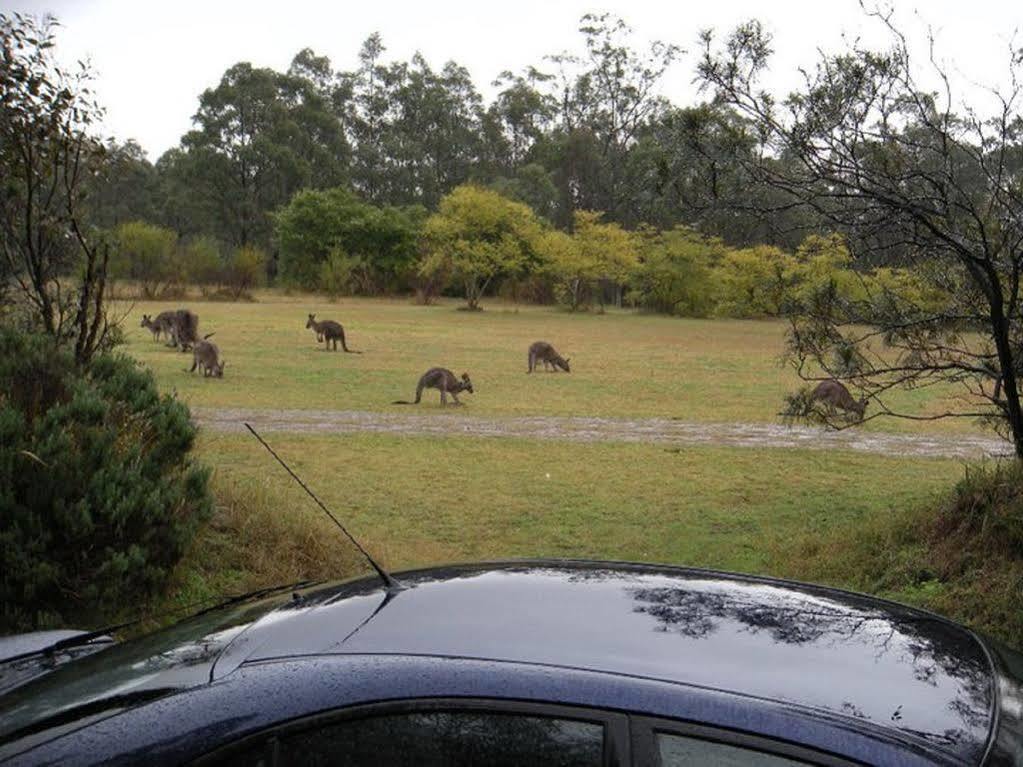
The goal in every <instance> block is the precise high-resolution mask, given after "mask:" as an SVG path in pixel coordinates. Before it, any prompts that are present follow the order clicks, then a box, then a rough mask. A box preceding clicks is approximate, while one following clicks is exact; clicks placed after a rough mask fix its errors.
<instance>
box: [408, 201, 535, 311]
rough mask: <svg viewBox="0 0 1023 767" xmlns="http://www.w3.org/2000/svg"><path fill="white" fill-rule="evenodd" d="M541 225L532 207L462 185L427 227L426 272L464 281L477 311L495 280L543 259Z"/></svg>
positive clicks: (470, 303)
mask: <svg viewBox="0 0 1023 767" xmlns="http://www.w3.org/2000/svg"><path fill="white" fill-rule="evenodd" d="M540 232H541V228H540V224H539V222H538V221H537V219H536V217H535V215H534V214H533V211H531V210H530V209H529V208H528V207H527V206H526V205H523V204H522V203H519V202H514V201H512V200H509V199H507V198H506V197H502V196H501V195H499V194H497V193H496V192H493V191H490V190H488V189H483V188H481V187H477V186H470V185H466V186H460V187H458V188H457V189H455V190H454V191H453V192H451V194H449V195H447V196H446V197H445V198H444V199H443V200H441V203H440V210H439V211H438V212H437V213H436V214H434V215H432V216H430V218H428V219H427V220H426V224H425V225H424V228H423V239H424V248H425V254H424V257H423V260H422V262H421V264H420V273H421V274H423V275H424V276H425V275H430V274H436V273H446V274H450V275H451V276H452V278H453V279H454V280H456V281H458V282H460V283H461V284H462V286H463V287H464V290H465V300H466V302H467V304H468V307H469V308H470V309H472V310H477V309H479V308H480V307H479V302H480V299H481V298H482V297H483V295H484V293H486V290H487V287H488V286H489V285H490V283H491V282H492V281H493V280H494V279H495V278H498V277H501V276H506V275H511V274H514V273H516V272H517V271H519V270H520V269H522V268H524V267H525V266H526V265H527V264H529V263H531V262H533V261H535V260H536V259H537V250H536V246H537V241H538V238H539V236H540Z"/></svg>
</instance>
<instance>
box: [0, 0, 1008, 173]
mask: <svg viewBox="0 0 1023 767" xmlns="http://www.w3.org/2000/svg"><path fill="white" fill-rule="evenodd" d="M4 5H5V6H7V7H8V8H9V9H13V10H18V11H26V12H30V13H36V14H41V13H44V12H47V11H49V12H52V13H54V14H55V15H56V16H57V17H58V19H59V20H60V22H61V25H62V27H63V29H62V30H61V32H60V35H59V37H58V50H59V52H60V57H61V58H62V59H64V60H67V61H71V60H74V59H78V58H83V57H88V58H90V59H91V61H92V63H93V65H94V68H95V69H96V71H97V73H98V78H97V82H96V91H97V94H98V96H99V98H100V101H101V103H102V104H103V105H104V106H105V107H106V109H107V117H106V126H105V127H106V129H107V132H109V133H110V134H112V135H114V136H116V137H117V138H118V139H120V140H124V139H127V138H135V139H136V140H137V141H138V142H139V143H140V144H141V145H142V146H143V147H144V148H145V149H146V150H147V152H148V153H149V155H150V158H151V159H153V160H155V159H156V158H157V157H158V156H159V155H160V154H161V153H162V152H164V151H165V150H167V149H169V148H170V147H172V146H175V145H176V144H177V143H178V140H179V139H180V137H181V135H182V134H183V133H184V132H185V131H187V130H188V129H189V128H190V127H191V118H192V115H193V114H194V113H195V111H196V108H197V105H198V96H199V94H200V93H201V92H202V91H203V90H204V89H206V88H208V87H211V86H214V85H216V83H217V82H218V81H219V79H220V76H221V75H222V74H223V72H224V70H226V69H227V68H228V67H229V66H231V65H232V64H235V63H237V62H239V61H250V62H252V63H253V64H254V65H256V66H268V67H273V68H275V69H279V70H283V69H286V68H287V66H288V64H289V63H290V61H291V58H292V57H293V56H294V55H295V53H297V52H298V51H299V50H301V49H302V48H304V47H307V46H308V47H310V48H312V49H313V50H315V51H316V53H318V54H320V55H326V56H329V57H330V59H331V62H332V63H333V66H334V68H335V69H352V68H354V67H355V65H356V61H357V53H358V50H359V46H360V44H361V43H362V41H363V40H364V39H365V38H366V37H367V36H368V35H369V34H370V33H372V32H374V31H379V32H380V33H381V35H382V36H383V40H384V44H385V45H386V46H387V52H386V54H385V56H384V58H385V59H386V60H390V59H392V58H395V59H408V58H410V57H411V55H412V54H413V53H414V52H415V51H417V50H419V51H421V52H422V53H423V54H424V55H425V56H426V58H427V60H428V61H429V62H430V64H431V65H432V66H434V67H437V68H439V67H440V66H442V65H443V63H444V62H445V61H447V60H449V59H453V60H455V61H457V62H458V63H460V64H462V65H464V66H465V67H467V68H468V70H469V71H470V73H471V74H472V77H473V79H474V81H475V83H476V85H477V87H478V88H479V89H480V90H481V91H482V92H483V95H484V97H485V98H489V97H490V96H491V95H492V88H491V87H490V83H491V81H492V80H493V79H494V77H495V76H496V75H497V74H498V73H500V72H501V71H502V70H505V69H511V70H513V71H519V70H521V69H522V68H524V67H525V66H527V65H530V64H534V65H539V64H542V57H543V56H544V55H546V54H550V53H557V52H560V51H563V50H566V49H571V50H578V49H579V47H580V43H581V36H580V35H579V34H578V32H577V27H578V20H579V17H580V16H582V14H583V13H586V12H588V11H592V12H602V11H609V12H611V13H614V14H616V15H618V16H621V17H622V18H624V19H625V20H626V21H627V22H628V23H629V24H630V25H631V26H632V27H633V28H634V29H635V31H636V36H635V42H636V43H637V44H643V45H645V43H646V42H647V41H649V40H651V39H661V40H664V41H666V42H674V43H677V44H679V45H681V46H682V47H684V48H686V49H687V50H688V51H689V53H688V54H687V55H686V56H683V57H682V59H681V60H680V61H679V62H678V64H676V66H675V68H674V70H673V71H672V72H671V74H670V76H669V77H668V78H667V79H666V81H665V84H664V88H663V93H664V95H666V96H668V97H669V98H671V100H672V101H674V102H676V103H680V104H685V103H692V102H693V101H695V100H696V99H697V94H696V89H695V87H694V86H693V84H692V79H693V72H694V67H695V62H696V55H695V54H696V52H697V49H698V46H697V42H696V40H697V34H698V32H699V30H701V29H703V28H706V27H713V28H715V29H717V30H719V32H722V33H723V32H726V31H727V30H729V29H731V28H732V27H733V26H734V25H735V24H736V23H738V22H740V21H743V20H746V19H748V18H752V17H756V18H759V19H760V20H761V21H763V22H764V23H765V24H766V25H767V28H768V29H769V30H770V31H771V32H772V34H773V35H774V43H775V45H774V48H775V51H776V53H775V56H774V58H773V64H772V71H773V73H774V75H773V79H774V80H775V81H776V82H777V83H780V84H782V85H785V84H792V83H794V82H795V80H794V79H793V78H794V72H795V68H796V67H797V66H800V65H809V64H812V62H813V61H814V58H815V55H816V49H817V48H822V49H824V50H831V49H834V47H835V46H836V45H837V44H839V43H840V41H841V36H842V34H843V33H844V34H846V35H848V36H853V37H855V36H861V37H863V38H864V39H865V40H877V39H882V38H879V35H878V28H877V25H876V24H875V23H873V22H870V21H868V20H865V17H864V16H863V13H862V12H861V10H860V7H859V3H858V2H857V0H784V1H781V2H779V1H777V0H776V1H775V2H767V1H765V0H760V1H759V2H755V1H754V0H713V2H699V3H696V2H684V1H683V2H679V1H678V0H674V1H673V2H668V1H662V2H650V1H648V0H631V2H629V1H627V0H589V1H588V2H580V1H578V0H546V2H544V0H519V1H518V2H508V1H507V0H505V1H504V2H501V3H490V2H486V0H474V1H470V0H425V1H424V0H418V1H409V0H372V1H369V2H368V1H367V0H359V1H358V2H349V1H346V0H335V1H334V2H315V1H314V0H288V2H266V1H265V0H247V1H245V0H205V1H202V2H201V1H200V0H177V1H176V2H174V1H167V0H165V1H164V2H154V1H153V0H4ZM895 7H896V10H897V13H898V16H899V18H900V19H901V20H902V22H903V24H904V26H906V27H909V28H912V29H913V30H915V31H916V33H917V34H922V32H923V30H924V25H925V24H930V25H931V26H932V27H933V28H934V29H935V31H936V32H937V34H938V39H939V51H940V55H941V57H942V58H943V60H944V61H945V62H946V63H948V64H949V65H950V66H951V67H952V68H953V69H954V70H956V71H958V72H960V73H962V76H963V78H968V79H969V81H974V82H981V83H984V84H991V83H996V82H999V81H1000V80H1002V78H1003V73H1004V71H1005V62H1006V58H1007V50H1008V46H1009V44H1010V42H1012V41H1013V40H1015V41H1016V44H1017V46H1019V45H1023V39H1017V38H1016V37H1015V33H1016V30H1017V28H1019V27H1023V10H1021V8H1023V5H1021V4H1020V3H1010V2H1003V1H1001V0H973V1H972V2H969V1H968V0H895ZM967 90H968V91H969V90H972V88H967Z"/></svg>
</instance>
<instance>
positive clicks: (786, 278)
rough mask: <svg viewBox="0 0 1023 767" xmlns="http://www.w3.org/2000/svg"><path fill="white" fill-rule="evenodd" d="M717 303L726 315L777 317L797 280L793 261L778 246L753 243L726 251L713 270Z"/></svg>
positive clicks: (721, 311) (783, 308)
mask: <svg viewBox="0 0 1023 767" xmlns="http://www.w3.org/2000/svg"><path fill="white" fill-rule="evenodd" d="M715 276H716V278H717V282H718V291H719V296H720V304H719V305H718V313H719V314H722V315H724V316H727V317H777V316H779V315H781V314H782V312H783V311H784V310H785V308H786V299H787V298H788V297H789V296H791V294H792V289H793V288H794V287H795V285H796V282H797V277H796V261H795V259H794V258H793V257H792V256H791V255H790V254H788V253H785V252H784V251H783V250H781V249H780V248H775V247H773V246H770V245H757V246H755V247H752V248H743V249H742V250H730V251H728V252H727V253H726V254H725V255H724V257H723V258H722V259H721V262H720V263H719V264H718V265H717V267H716V269H715Z"/></svg>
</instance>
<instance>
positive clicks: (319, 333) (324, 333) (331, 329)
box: [305, 314, 362, 354]
mask: <svg viewBox="0 0 1023 767" xmlns="http://www.w3.org/2000/svg"><path fill="white" fill-rule="evenodd" d="M305 326H306V327H307V328H312V329H313V332H315V333H316V340H317V341H320V340H321V339H322V341H323V350H324V351H327V350H328V349H330V344H331V342H333V344H334V351H337V342H338V341H340V342H341V348H342V349H344V350H345V351H346V352H348V353H349V354H362V352H357V351H355V350H354V349H349V348H348V345H347V344H346V343H345V329H344V328H343V327H341V323H339V322H334V320H322V321H320V322H317V321H316V315H315V314H310V315H309V319H308V320H307V321H306V323H305Z"/></svg>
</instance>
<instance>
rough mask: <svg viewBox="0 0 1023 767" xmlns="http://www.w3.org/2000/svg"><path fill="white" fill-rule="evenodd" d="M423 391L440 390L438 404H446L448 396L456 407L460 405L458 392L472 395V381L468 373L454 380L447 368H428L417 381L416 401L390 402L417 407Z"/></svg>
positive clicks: (400, 400) (453, 375) (399, 400)
mask: <svg viewBox="0 0 1023 767" xmlns="http://www.w3.org/2000/svg"><path fill="white" fill-rule="evenodd" d="M423 389H439V390H440V404H441V405H442V406H443V405H446V404H448V395H449V394H450V395H451V398H452V399H453V400H454V401H455V404H456V405H461V404H462V403H461V402H459V401H458V392H460V391H467V392H469V394H472V393H473V390H472V381H470V380H469V374H468V373H462V377H461V379H459V378H456V377H455V374H454V373H452V372H451V371H450V370H448V369H447V368H430V369H429V370H427V371H426V372H425V373H423V376H422V378H420V379H419V384H418V385H417V386H416V401H415V402H408V401H407V400H403V399H398V400H395V401H394V402H392V403H391V404H393V405H418V404H419V401H420V400H421V399H422V398H423Z"/></svg>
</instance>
